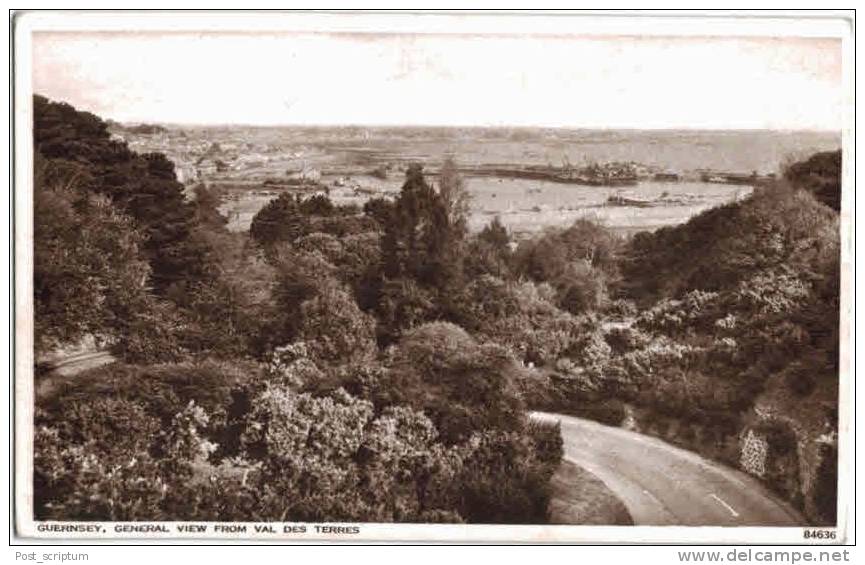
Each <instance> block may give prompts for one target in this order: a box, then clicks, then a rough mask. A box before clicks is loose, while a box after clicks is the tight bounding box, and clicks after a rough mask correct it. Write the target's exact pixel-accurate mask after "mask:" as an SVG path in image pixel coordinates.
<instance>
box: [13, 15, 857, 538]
mask: <svg viewBox="0 0 865 565" xmlns="http://www.w3.org/2000/svg"><path fill="white" fill-rule="evenodd" d="M845 18H849V19H845ZM15 23H16V25H15V30H14V32H15V37H14V46H15V69H14V72H15V77H16V80H15V91H14V97H15V98H14V99H15V114H14V117H15V139H16V143H15V149H16V152H15V163H14V165H15V173H16V189H15V211H14V214H15V216H14V217H15V225H16V232H15V234H14V236H15V244H16V251H17V257H16V264H15V267H16V269H15V285H16V289H18V291H17V292H16V304H15V306H16V320H15V323H16V326H15V330H16V343H15V347H16V350H15V353H16V358H15V359H16V365H15V371H16V378H15V383H14V393H15V403H16V411H15V420H16V427H17V429H18V430H19V432H18V436H17V437H16V438H15V439H16V442H15V456H16V462H17V465H16V467H15V469H14V471H15V478H16V486H17V490H16V492H15V493H14V495H15V504H16V506H15V509H16V512H15V519H16V526H17V527H16V533H17V535H18V536H22V537H24V538H34V537H42V538H44V537H45V534H40V533H39V532H38V531H37V530H36V524H35V523H34V522H33V520H32V518H31V517H30V516H31V515H32V514H31V512H32V510H31V509H32V492H31V490H32V429H31V428H32V417H33V411H32V405H33V388H32V367H33V323H32V322H33V321H32V315H30V314H29V313H31V312H32V308H33V304H32V302H33V297H32V293H31V292H22V291H21V289H32V284H33V281H32V264H33V253H32V230H33V221H32V163H33V155H32V141H31V140H32V131H31V130H32V128H31V123H32V108H31V106H32V96H31V94H32V92H31V82H30V77H31V65H30V57H29V55H30V53H31V41H30V34H31V33H33V32H35V31H83V30H88V31H95V30H100V31H107V32H112V31H113V32H123V31H136V32H145V31H178V32H182V31H220V32H226V31H235V32H265V31H283V32H284V31H295V32H323V31H324V32H332V33H333V32H342V33H347V32H351V33H371V32H377V33H382V32H399V33H450V34H453V33H464V34H517V35H527V34H531V35H617V36H628V35H643V36H646V35H650V36H689V37H705V36H739V37H743V36H772V37H831V38H840V39H841V40H842V51H843V54H842V70H843V80H844V91H845V104H844V109H843V112H844V114H843V115H844V124H845V127H844V128H843V131H842V139H843V162H844V171H843V185H844V187H845V190H844V193H843V211H842V214H841V230H842V289H841V310H842V327H841V334H840V335H841V360H842V363H841V379H840V382H841V386H840V394H841V402H840V407H839V412H840V418H841V425H840V426H839V428H840V438H839V451H840V454H841V464H840V465H839V513H838V528H837V532H838V539H837V540H835V541H834V542H832V543H845V542H846V543H850V542H852V541H853V532H854V531H855V524H854V522H853V519H854V516H853V514H852V513H851V510H852V508H853V506H852V495H853V479H854V477H853V466H852V464H851V463H852V461H853V460H852V454H853V448H854V441H855V430H854V429H853V426H852V423H853V403H852V400H853V399H854V398H855V397H854V396H853V394H854V392H855V389H854V387H855V384H854V379H853V378H850V376H852V375H853V374H854V373H853V368H854V363H855V350H854V349H853V348H851V347H850V345H851V343H852V337H853V335H854V334H853V332H854V327H853V325H852V323H851V321H852V312H853V310H852V308H853V293H852V290H853V280H852V274H853V272H852V266H853V258H854V254H853V253H854V242H853V238H852V231H853V230H852V228H853V223H852V222H853V215H852V212H851V211H852V210H853V204H854V194H853V190H850V187H852V186H854V179H855V176H854V169H855V167H854V164H853V155H854V148H855V139H854V134H853V119H854V100H853V70H854V67H853V65H854V53H853V41H852V27H853V25H854V22H853V21H852V16H851V15H850V14H849V13H836V12H812V13H809V14H802V13H797V12H793V13H786V14H785V13H780V14H779V13H772V14H769V15H767V14H765V13H763V14H750V15H745V16H743V15H726V14H724V15H710V16H698V15H694V14H693V13H692V12H682V13H670V12H661V13H657V12H656V13H652V14H645V13H640V14H633V15H626V14H622V13H621V12H618V13H613V14H611V13H603V12H593V13H589V14H587V13H579V14H576V13H566V14H561V13H550V12H546V13H536V14H531V15H527V14H489V13H484V14H479V15H469V14H460V15H453V14H423V15H418V14H405V13H376V14H370V13H354V14H351V15H348V16H347V15H346V14H344V13H298V12H293V13H268V14H261V13H258V14H255V13H248V12H225V13H202V12H194V13H181V12H175V13H168V14H166V13H152V12H151V13H134V14H133V13H128V12H126V13H119V12H99V13H92V12H91V13H48V12H38V13H24V14H22V15H19V16H18V17H17V19H16V22H15ZM101 524H102V525H103V526H104V527H106V529H107V530H113V526H114V523H108V522H104V523H101ZM166 524H170V525H171V526H170V527H171V530H172V531H175V529H174V523H166ZM310 526H311V525H310ZM310 529H311V528H310ZM802 532H803V529H802V528H770V527H766V528H745V527H740V528H715V527H703V528H693V527H645V526H628V527H601V526H499V525H496V526H493V525H470V526H465V525H459V526H457V525H417V524H362V525H361V532H360V533H359V534H357V535H354V536H337V537H326V536H325V537H323V536H320V535H316V534H307V535H304V536H279V537H276V538H275V537H274V536H269V535H265V536H252V535H245V536H243V537H242V538H226V537H218V538H217V537H212V536H209V535H208V536H206V537H202V536H198V537H195V538H189V537H184V536H182V535H179V534H177V533H174V534H170V535H167V536H160V535H156V534H144V535H129V534H125V535H121V536H117V537H115V536H111V537H110V539H114V540H120V539H135V540H149V541H153V542H157V541H159V542H161V543H165V542H166V541H168V540H169V539H170V540H185V543H188V542H189V541H194V540H197V541H209V542H213V541H215V540H217V539H220V540H226V539H234V540H235V541H238V540H241V539H242V540H244V541H250V540H254V541H261V542H265V543H266V542H268V541H270V542H280V543H285V542H286V541H292V540H293V541H299V540H323V539H330V540H334V541H340V542H351V541H362V540H378V541H429V542H431V541H454V542H467V541H472V542H484V541H487V542H496V541H498V542H578V543H579V542H583V543H627V542H631V543H633V542H640V543H676V544H688V543H768V544H783V543H789V544H801V543H805V540H804V539H803V533H802ZM50 539H54V540H56V541H61V540H70V541H72V540H81V541H84V540H93V541H96V540H104V539H109V537H102V536H100V537H97V538H94V537H87V536H74V535H69V534H63V535H60V536H50ZM808 543H814V540H811V541H809V542H808Z"/></svg>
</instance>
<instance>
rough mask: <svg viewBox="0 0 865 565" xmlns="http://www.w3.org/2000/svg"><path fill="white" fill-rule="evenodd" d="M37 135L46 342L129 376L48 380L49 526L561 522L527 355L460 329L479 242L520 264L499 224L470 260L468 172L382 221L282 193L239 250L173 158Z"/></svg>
mask: <svg viewBox="0 0 865 565" xmlns="http://www.w3.org/2000/svg"><path fill="white" fill-rule="evenodd" d="M35 114H36V118H35V128H36V138H35V143H36V150H37V157H38V160H37V187H36V248H37V254H36V273H35V274H36V305H37V316H36V317H37V339H38V340H39V342H40V344H41V347H43V348H45V349H50V348H53V347H57V346H63V345H66V344H71V343H74V342H76V341H77V340H79V339H82V338H85V337H88V336H96V337H99V338H100V339H101V341H102V342H103V343H105V344H107V345H110V346H111V348H112V351H113V352H114V353H115V354H116V355H118V356H120V357H122V359H123V360H124V361H125V362H120V363H116V364H112V365H108V366H105V367H101V368H98V369H94V370H92V371H90V372H88V373H86V374H83V375H79V376H78V377H80V378H75V379H74V380H71V381H63V382H59V383H56V382H54V381H53V380H51V379H52V378H51V377H46V378H48V379H49V381H48V383H46V385H45V386H43V388H41V389H40V390H41V391H42V392H41V393H40V398H39V399H38V402H37V404H38V406H37V413H36V418H35V424H36V437H35V446H36V450H35V452H36V456H35V461H34V464H35V469H34V481H35V485H34V486H35V492H36V499H35V512H36V517H37V518H39V519H64V520H69V519H84V520H192V519H195V520H255V521H259V520H321V521H324V520H328V521H352V520H357V521H385V522H386V521H423V522H461V521H470V522H488V523H532V522H534V523H543V522H544V521H545V520H546V514H547V506H548V502H549V496H550V493H549V486H548V485H549V480H550V477H551V475H552V473H553V472H554V471H555V469H556V468H557V466H558V463H559V460H560V458H561V455H562V444H561V438H560V434H559V430H558V428H557V427H556V426H550V425H545V424H538V423H533V422H530V421H529V420H528V419H527V417H526V415H525V405H524V402H523V399H522V396H521V394H520V391H519V388H518V383H519V382H521V381H522V380H524V378H525V375H524V367H523V365H522V364H521V362H520V361H521V359H520V357H519V355H518V353H517V352H516V349H515V348H514V347H512V346H510V345H508V344H500V343H495V342H494V336H495V332H492V331H491V332H489V333H478V334H477V335H471V334H469V333H467V332H466V331H465V330H464V329H462V328H461V327H459V326H457V325H454V323H452V322H455V321H459V320H460V319H463V318H465V317H466V314H467V312H469V310H467V308H466V302H465V300H464V298H465V294H464V292H463V287H464V285H465V283H466V282H468V279H467V278H466V275H465V269H464V264H465V263H466V262H468V261H469V257H471V256H472V255H473V254H476V255H477V256H480V255H482V253H481V251H480V250H478V248H477V246H478V244H480V243H481V242H483V245H487V246H489V252H490V254H491V255H490V257H491V258H492V260H493V261H498V262H499V263H501V264H502V265H504V264H505V263H507V262H509V253H510V250H509V246H508V244H509V237H508V235H507V233H506V232H504V231H503V229H502V228H501V226H500V224H498V225H497V226H496V225H493V226H491V228H490V230H487V231H486V232H485V235H483V236H482V237H481V238H472V239H471V241H469V235H468V233H467V230H466V225H467V224H466V220H467V218H466V213H467V202H468V197H467V192H466V190H465V187H464V185H463V183H462V180H461V179H460V178H459V175H458V174H457V172H456V171H457V169H456V166H455V164H453V163H452V162H450V163H448V164H446V166H445V168H444V170H443V172H442V175H441V177H440V183H439V184H440V186H439V187H435V186H434V185H432V184H430V183H428V182H427V180H426V179H425V177H424V174H423V171H422V169H421V168H420V167H411V168H410V169H409V171H408V172H407V175H406V182H405V185H404V187H403V190H402V192H401V193H400V195H399V197H398V198H396V199H395V200H394V201H388V200H377V201H376V200H374V201H371V202H369V203H368V204H367V206H365V207H364V210H363V211H362V212H361V211H360V210H357V209H355V208H353V207H341V206H336V205H334V204H333V203H332V202H331V201H330V200H329V199H328V198H327V196H326V195H323V194H314V195H310V196H307V197H301V196H294V195H291V194H288V193H284V194H282V195H280V196H279V197H278V198H276V199H274V200H273V201H271V202H270V203H269V204H268V205H266V206H265V207H264V208H263V209H262V210H261V211H260V212H259V213H258V214H257V215H256V216H255V218H254V219H253V222H252V227H251V229H250V232H249V234H234V233H230V232H228V231H227V230H226V229H225V224H226V222H225V219H224V218H223V217H222V216H221V215H220V214H219V212H218V210H217V207H218V204H219V197H218V195H217V194H216V193H214V192H213V191H212V189H210V188H208V187H206V186H203V185H199V186H196V187H189V188H187V189H186V190H184V187H182V186H181V185H180V184H179V183H178V182H177V181H176V179H175V177H174V173H173V170H172V167H171V164H170V163H168V162H167V161H166V160H165V159H164V157H162V156H161V155H149V156H141V155H137V154H135V153H134V152H132V151H130V150H129V149H128V148H127V147H126V146H125V145H124V144H123V143H121V142H118V141H114V140H112V139H111V138H110V137H109V135H108V133H107V129H106V127H105V124H104V123H103V122H102V121H101V120H99V119H98V118H97V117H95V116H92V115H90V114H86V113H81V112H77V111H75V110H74V109H73V108H71V107H70V106H68V105H65V104H57V103H53V102H49V101H47V100H45V99H42V98H37V99H36V100H35ZM471 249H476V251H472V250H471ZM486 252H487V250H484V251H483V253H486ZM475 264H481V262H478V261H475ZM509 268H510V267H509V266H508V267H507V269H509ZM61 283H62V284H61ZM476 325H477V324H476ZM384 346H387V347H384ZM127 363H131V364H127ZM48 385H50V386H48Z"/></svg>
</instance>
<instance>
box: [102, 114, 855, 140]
mask: <svg viewBox="0 0 865 565" xmlns="http://www.w3.org/2000/svg"><path fill="white" fill-rule="evenodd" d="M91 113H94V114H96V113H95V112H91ZM96 115H98V114H96ZM102 119H103V121H105V122H109V121H111V122H114V123H116V124H120V125H122V126H141V125H150V126H161V127H166V128H202V129H206V128H238V127H240V128H243V127H246V128H314V129H325V128H372V129H385V128H395V129H410V128H429V129H456V128H462V129H550V130H563V131H688V132H761V131H762V132H778V133H827V134H837V135H841V134H842V133H843V128H838V129H832V128H793V127H733V128H723V127H708V126H697V127H691V126H661V127H646V126H642V127H637V126H570V125H564V126H553V125H525V124H495V125H492V124H424V123H413V124H387V123H370V124H364V123H356V122H355V123H352V122H346V123H330V124H327V123H291V122H286V123H278V124H254V123H243V122H235V123H213V124H207V123H197V122H167V121H147V120H122V121H121V120H117V119H114V118H102Z"/></svg>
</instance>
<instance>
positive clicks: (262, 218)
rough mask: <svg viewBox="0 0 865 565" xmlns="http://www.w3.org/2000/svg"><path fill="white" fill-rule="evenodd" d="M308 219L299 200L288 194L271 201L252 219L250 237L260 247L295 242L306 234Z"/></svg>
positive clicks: (285, 193)
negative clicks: (299, 204)
mask: <svg viewBox="0 0 865 565" xmlns="http://www.w3.org/2000/svg"><path fill="white" fill-rule="evenodd" d="M305 222H306V219H305V217H304V216H303V215H302V214H301V211H300V207H299V206H298V202H297V200H296V199H295V198H294V197H292V196H291V195H290V194H288V193H287V192H284V193H282V194H280V195H279V197H277V198H276V199H274V200H271V201H270V202H268V203H267V204H265V205H264V207H263V208H262V209H261V210H259V211H258V213H257V214H256V215H255V216H254V217H253V218H252V223H251V224H250V226H249V235H250V236H251V237H252V239H254V240H255V241H257V242H258V243H259V244H260V245H263V246H267V245H272V244H274V243H276V242H278V241H294V240H295V239H297V238H298V237H301V236H302V235H303V234H304V233H305V232H306V230H305V226H304V224H305Z"/></svg>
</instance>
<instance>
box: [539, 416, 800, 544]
mask: <svg viewBox="0 0 865 565" xmlns="http://www.w3.org/2000/svg"><path fill="white" fill-rule="evenodd" d="M533 416H534V417H535V418H538V419H541V420H554V421H559V422H561V426H562V438H563V439H564V449H565V459H567V460H569V461H572V462H573V463H576V464H577V465H579V466H581V467H582V468H584V469H585V470H586V471H588V472H590V473H592V474H593V475H595V476H596V477H597V478H598V479H600V480H601V481H603V482H604V483H605V484H606V485H607V487H609V489H610V490H611V491H612V492H613V493H615V494H616V495H617V496H618V497H619V499H620V500H621V501H622V502H623V503H624V504H625V506H626V507H627V509H628V511H629V512H630V514H631V517H632V518H633V520H634V524H635V525H641V526H670V525H674V526H791V527H796V526H798V527H801V526H803V525H805V519H804V518H803V517H802V515H801V514H800V513H799V512H797V511H796V510H795V509H794V508H793V507H792V506H790V504H788V503H787V502H785V501H784V500H782V499H781V498H780V497H779V496H777V495H775V494H773V493H772V492H770V491H769V490H768V488H767V487H766V486H764V485H763V484H761V483H760V482H759V481H758V480H757V479H755V478H754V477H751V476H749V475H746V474H745V473H743V472H741V471H737V470H734V469H731V468H729V467H725V466H724V465H721V464H719V463H716V462H713V461H709V460H707V459H704V458H703V457H700V456H699V455H697V454H695V453H692V452H690V451H686V450H683V449H679V448H677V447H673V446H671V445H669V444H667V443H665V442H663V441H661V440H659V439H655V438H652V437H649V436H646V435H642V434H638V433H636V432H632V431H628V430H625V429H622V428H615V427H610V426H604V425H602V424H599V423H596V422H592V421H589V420H583V419H581V418H575V417H572V416H564V415H560V414H548V413H543V412H536V413H534V414H533Z"/></svg>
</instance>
